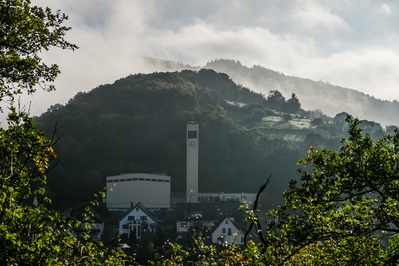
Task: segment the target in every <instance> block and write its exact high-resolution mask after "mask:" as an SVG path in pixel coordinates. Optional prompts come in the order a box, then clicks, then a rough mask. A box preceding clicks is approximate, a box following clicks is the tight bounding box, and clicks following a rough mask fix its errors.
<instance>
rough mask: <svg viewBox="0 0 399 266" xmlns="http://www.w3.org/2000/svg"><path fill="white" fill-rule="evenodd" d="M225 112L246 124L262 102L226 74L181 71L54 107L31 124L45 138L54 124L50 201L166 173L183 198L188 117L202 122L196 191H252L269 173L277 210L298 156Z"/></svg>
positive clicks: (119, 84)
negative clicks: (123, 176)
mask: <svg viewBox="0 0 399 266" xmlns="http://www.w3.org/2000/svg"><path fill="white" fill-rule="evenodd" d="M229 102H230V104H229ZM235 103H237V105H238V103H239V105H240V106H242V107H239V106H237V105H236V104H235ZM229 105H231V107H235V108H238V109H240V108H242V110H243V112H244V113H248V115H247V116H248V117H249V118H251V116H254V114H253V112H252V109H260V107H261V108H263V109H264V110H266V108H267V107H265V105H267V101H266V100H265V98H263V97H262V95H260V94H256V93H253V92H251V91H250V90H249V89H247V88H244V87H242V86H238V85H237V84H235V83H234V82H233V81H232V80H231V79H230V78H229V77H228V76H227V75H226V74H221V73H216V72H214V71H213V70H201V71H199V72H194V71H188V70H184V71H182V72H174V73H153V74H148V75H142V74H138V75H132V76H128V77H126V78H123V79H120V80H117V81H115V83H113V84H107V85H101V86H99V87H97V88H95V89H93V90H91V91H90V92H87V93H78V94H77V95H76V96H75V97H74V98H73V99H71V100H70V101H69V102H68V103H67V104H66V105H65V106H63V105H58V104H57V105H54V106H52V107H51V108H50V109H49V110H48V111H47V112H46V113H44V114H42V115H41V116H40V117H36V118H35V123H36V125H37V127H38V128H39V129H44V130H45V131H46V132H47V134H49V135H51V134H52V132H53V129H54V126H55V125H57V132H56V136H57V137H58V138H59V141H58V143H57V144H56V150H57V153H58V159H59V163H58V165H57V166H56V167H55V168H54V169H53V170H52V171H50V173H49V175H48V177H49V180H48V186H49V191H50V196H52V197H58V196H59V195H60V194H61V193H62V194H63V198H64V199H65V198H67V199H68V198H69V199H87V198H90V197H91V195H92V193H94V192H96V191H98V190H100V189H101V188H102V187H104V185H105V177H106V176H107V175H118V174H120V173H126V172H144V173H156V172H165V173H167V174H168V175H170V176H171V177H172V191H173V192H183V191H185V175H186V160H185V153H186V150H185V142H186V140H185V130H186V123H187V121H190V120H191V119H192V118H193V119H194V120H197V121H198V122H199V123H200V159H199V160H200V168H199V179H200V181H199V186H200V191H201V192H221V191H224V192H256V191H257V189H258V188H259V186H260V185H261V184H262V182H264V180H265V179H266V178H267V177H268V176H269V175H270V174H273V176H274V178H273V182H272V183H273V185H272V186H271V189H270V191H268V192H267V193H269V194H270V195H268V196H266V197H270V198H276V203H277V200H278V199H280V198H281V193H282V191H283V190H284V189H285V188H286V187H287V183H288V180H289V179H291V178H292V177H293V174H294V169H295V163H296V161H297V159H298V158H299V156H300V152H302V150H299V149H297V148H296V146H295V145H293V144H292V143H291V142H287V141H285V140H282V139H270V138H269V137H267V136H266V135H265V134H263V133H261V132H260V130H258V129H257V128H256V127H253V128H252V129H247V128H245V127H242V126H239V125H237V124H235V123H234V122H233V121H232V120H231V119H229V118H228V116H227V114H228V112H227V111H226V109H225V108H223V107H222V106H225V107H226V108H227V106H229ZM263 109H262V110H258V112H264V111H263ZM256 117H258V116H256ZM249 122H251V123H252V122H253V121H251V120H250V119H249ZM302 155H303V153H302Z"/></svg>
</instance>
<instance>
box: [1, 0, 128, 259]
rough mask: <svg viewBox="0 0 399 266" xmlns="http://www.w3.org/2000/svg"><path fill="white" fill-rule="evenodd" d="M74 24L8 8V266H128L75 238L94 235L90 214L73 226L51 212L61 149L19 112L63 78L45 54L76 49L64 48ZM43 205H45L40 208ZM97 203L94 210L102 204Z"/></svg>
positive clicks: (22, 7) (4, 230) (115, 254)
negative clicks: (17, 101) (51, 183)
mask: <svg viewBox="0 0 399 266" xmlns="http://www.w3.org/2000/svg"><path fill="white" fill-rule="evenodd" d="M65 19H66V16H65V15H64V14H62V13H60V12H57V13H56V14H53V13H52V12H51V10H50V9H49V8H46V9H43V8H41V7H38V6H31V5H30V1H17V0H15V1H14V0H10V1H1V2H0V66H1V69H0V100H1V101H4V102H9V106H8V109H9V114H8V117H7V123H8V126H7V127H4V128H0V264H1V265H105V264H107V265H122V264H124V263H125V262H126V263H127V262H128V260H127V259H126V255H125V254H124V253H123V252H122V251H121V249H119V248H108V247H104V246H103V244H102V243H101V242H96V243H94V242H87V241H86V240H87V236H88V234H87V233H83V234H82V238H83V240H80V239H78V238H76V237H74V236H73V235H72V229H77V228H85V229H87V230H85V231H86V232H87V231H88V230H89V229H90V227H91V224H92V221H91V220H89V219H87V218H88V217H89V215H90V211H89V209H88V210H87V211H86V212H85V213H84V215H83V216H82V220H80V221H77V222H75V221H69V220H68V219H67V218H66V217H64V216H62V215H61V214H59V213H58V212H56V211H52V210H50V209H49V208H47V206H48V205H49V204H50V203H51V201H50V200H49V198H47V197H46V196H45V192H46V186H47V178H46V173H47V172H48V171H49V169H50V168H51V166H50V162H51V161H52V160H54V159H55V158H56V157H57V155H56V153H55V151H54V149H53V145H54V142H53V141H52V140H49V139H47V138H46V137H45V134H44V132H42V131H38V130H36V128H35V126H34V123H33V119H32V118H31V117H29V115H28V114H27V113H26V112H24V111H23V110H17V109H16V108H15V107H14V106H13V99H14V97H15V95H17V94H21V93H22V92H23V91H24V90H25V91H26V92H27V93H28V94H30V93H33V92H34V91H35V85H39V86H41V87H42V88H47V89H49V90H51V89H53V87H52V85H50V86H48V87H47V82H52V81H54V79H55V77H56V76H57V75H58V73H59V70H58V67H57V66H56V65H51V66H47V65H46V64H44V63H42V61H41V58H40V57H39V54H40V53H41V52H42V51H43V50H48V49H49V48H51V47H60V48H63V49H75V48H76V46H75V45H73V44H70V43H68V42H66V41H65V40H64V38H63V37H64V35H65V33H66V32H67V31H68V30H69V28H67V27H63V26H61V25H62V23H63V21H64V20H65ZM36 197H38V198H39V202H40V204H35V205H33V204H32V203H33V201H34V200H33V199H34V198H36ZM94 203H95V202H93V204H94Z"/></svg>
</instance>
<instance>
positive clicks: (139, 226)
mask: <svg viewBox="0 0 399 266" xmlns="http://www.w3.org/2000/svg"><path fill="white" fill-rule="evenodd" d="M157 225H158V220H157V219H156V217H155V215H154V214H153V213H151V212H150V211H148V210H147V209H146V208H145V207H144V206H143V205H142V204H141V203H140V202H139V203H137V204H136V205H134V206H133V208H131V209H130V210H129V211H127V212H126V214H125V215H124V216H123V217H122V218H121V219H120V220H119V234H120V235H126V236H127V238H130V237H131V234H134V238H136V239H140V238H141V235H142V234H143V233H155V232H156V230H157Z"/></svg>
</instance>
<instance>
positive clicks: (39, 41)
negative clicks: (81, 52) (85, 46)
mask: <svg viewBox="0 0 399 266" xmlns="http://www.w3.org/2000/svg"><path fill="white" fill-rule="evenodd" d="M0 13H1V22H0V25H1V27H0V66H1V68H0V99H3V98H4V97H5V96H8V97H10V98H11V99H13V98H14V96H15V95H17V94H20V93H21V92H22V91H23V90H26V91H27V92H28V93H33V92H34V91H35V85H39V86H41V87H42V88H44V89H47V90H53V89H54V86H53V85H51V84H50V85H48V82H52V81H54V80H55V78H56V77H57V75H58V74H59V73H60V71H59V69H58V66H57V65H56V64H52V65H49V66H48V65H47V64H45V63H44V62H42V59H41V58H40V56H39V54H40V53H41V52H42V51H47V50H49V49H50V48H51V47H59V48H62V49H72V50H74V49H76V48H77V46H76V45H74V44H71V43H69V42H67V41H66V40H65V39H64V36H65V34H66V32H67V31H69V30H70V28H69V27H65V26H62V23H63V22H64V20H66V19H67V16H66V15H65V14H63V13H61V12H60V11H57V12H56V13H53V12H52V11H51V9H50V8H48V7H47V8H42V7H38V6H31V4H30V1H29V0H22V1H21V0H9V1H1V2H0Z"/></svg>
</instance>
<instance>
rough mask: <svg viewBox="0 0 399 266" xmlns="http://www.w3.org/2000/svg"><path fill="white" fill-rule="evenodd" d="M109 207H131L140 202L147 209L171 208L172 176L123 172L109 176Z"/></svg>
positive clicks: (107, 201) (107, 199)
mask: <svg viewBox="0 0 399 266" xmlns="http://www.w3.org/2000/svg"><path fill="white" fill-rule="evenodd" d="M106 179H107V189H110V188H112V191H107V198H106V203H107V204H106V205H107V208H108V209H120V208H123V209H129V208H131V204H132V202H133V204H136V203H138V202H140V203H141V204H143V205H144V206H145V207H146V208H147V209H152V208H168V209H169V208H170V176H166V175H161V174H159V175H158V174H141V173H135V174H121V175H118V176H108V177H107V178H106Z"/></svg>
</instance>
